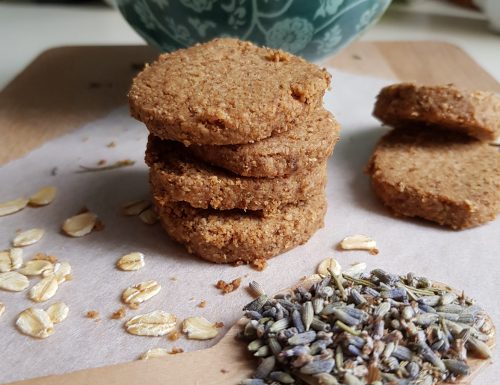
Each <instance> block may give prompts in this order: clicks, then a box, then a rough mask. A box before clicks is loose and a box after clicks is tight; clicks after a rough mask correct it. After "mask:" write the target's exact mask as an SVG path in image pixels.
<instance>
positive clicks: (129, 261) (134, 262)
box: [116, 251, 145, 271]
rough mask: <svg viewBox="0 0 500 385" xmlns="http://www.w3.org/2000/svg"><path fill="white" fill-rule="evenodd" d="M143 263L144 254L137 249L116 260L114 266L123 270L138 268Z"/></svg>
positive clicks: (142, 265)
mask: <svg viewBox="0 0 500 385" xmlns="http://www.w3.org/2000/svg"><path fill="white" fill-rule="evenodd" d="M144 264H145V263H144V254H143V253H140V252H138V251H135V252H132V253H129V254H126V255H124V256H123V257H121V258H120V259H119V260H118V261H117V262H116V266H117V267H118V268H119V269H120V270H124V271H134V270H139V269H140V268H142V267H144Z"/></svg>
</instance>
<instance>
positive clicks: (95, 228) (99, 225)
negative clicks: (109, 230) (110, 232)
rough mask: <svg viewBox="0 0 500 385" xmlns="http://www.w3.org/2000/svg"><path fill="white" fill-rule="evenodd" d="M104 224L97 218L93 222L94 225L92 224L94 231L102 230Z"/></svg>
mask: <svg viewBox="0 0 500 385" xmlns="http://www.w3.org/2000/svg"><path fill="white" fill-rule="evenodd" d="M104 228H105V226H104V222H103V221H101V220H100V219H97V221H96V222H95V225H94V230H95V231H102V230H104Z"/></svg>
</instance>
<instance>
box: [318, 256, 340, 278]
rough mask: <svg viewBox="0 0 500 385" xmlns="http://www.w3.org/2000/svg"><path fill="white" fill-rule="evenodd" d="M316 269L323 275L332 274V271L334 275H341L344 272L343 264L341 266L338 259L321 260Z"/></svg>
mask: <svg viewBox="0 0 500 385" xmlns="http://www.w3.org/2000/svg"><path fill="white" fill-rule="evenodd" d="M316 271H317V273H318V274H319V275H321V276H323V277H326V276H327V275H331V273H332V272H333V274H334V275H340V273H341V272H342V266H340V263H339V262H338V261H337V260H336V259H334V258H326V259H324V260H323V261H321V262H320V264H319V265H318V268H317V270H316Z"/></svg>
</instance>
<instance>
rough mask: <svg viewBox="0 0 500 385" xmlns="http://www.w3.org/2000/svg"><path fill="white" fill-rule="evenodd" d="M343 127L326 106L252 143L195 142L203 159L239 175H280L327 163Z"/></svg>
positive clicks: (195, 148)
mask: <svg viewBox="0 0 500 385" xmlns="http://www.w3.org/2000/svg"><path fill="white" fill-rule="evenodd" d="M339 130H340V126H339V124H338V123H337V122H336V121H335V119H334V118H333V116H332V115H331V114H330V113H329V112H328V111H326V110H325V109H323V108H320V109H318V110H316V111H314V112H313V113H312V114H311V116H310V117H309V118H308V119H307V120H305V121H301V122H299V123H298V125H297V127H295V128H292V129H290V130H288V131H286V132H282V133H280V134H276V135H273V136H271V137H269V138H266V139H263V140H261V141H258V142H255V143H251V144H233V145H226V146H210V145H202V146H199V145H192V146H189V150H190V151H191V152H192V153H193V154H195V155H196V157H198V158H199V159H201V160H203V161H205V162H208V163H211V164H213V165H216V166H220V167H224V168H225V169H227V170H230V171H232V172H234V173H236V174H238V175H243V176H251V177H268V178H271V177H277V176H285V175H290V174H292V173H294V172H296V171H298V170H305V169H310V168H312V167H315V166H317V165H318V164H321V163H324V162H325V161H326V159H327V158H328V157H329V156H330V155H331V154H332V152H333V147H334V146H335V143H336V142H337V141H338V139H339V136H338V135H339Z"/></svg>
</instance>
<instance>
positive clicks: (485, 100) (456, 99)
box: [373, 83, 500, 140]
mask: <svg viewBox="0 0 500 385" xmlns="http://www.w3.org/2000/svg"><path fill="white" fill-rule="evenodd" d="M373 114H374V115H375V116H376V117H377V118H378V119H380V120H381V121H382V122H383V123H385V124H388V125H392V126H401V125H405V124H408V123H423V124H428V125H438V126H440V127H441V128H447V129H451V130H455V131H459V132H464V133H466V134H468V135H470V136H472V137H475V138H478V139H481V140H494V139H495V138H496V137H498V136H500V97H499V96H496V95H495V94H493V93H489V92H483V91H466V90H461V89H459V88H457V87H455V86H453V85H445V86H417V85H416V84H413V83H401V84H394V85H391V86H388V87H385V88H383V89H382V90H381V91H380V94H379V95H378V97H377V102H376V104H375V110H374V112H373Z"/></svg>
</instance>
